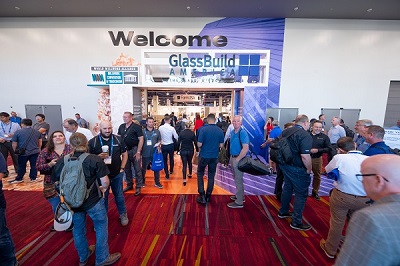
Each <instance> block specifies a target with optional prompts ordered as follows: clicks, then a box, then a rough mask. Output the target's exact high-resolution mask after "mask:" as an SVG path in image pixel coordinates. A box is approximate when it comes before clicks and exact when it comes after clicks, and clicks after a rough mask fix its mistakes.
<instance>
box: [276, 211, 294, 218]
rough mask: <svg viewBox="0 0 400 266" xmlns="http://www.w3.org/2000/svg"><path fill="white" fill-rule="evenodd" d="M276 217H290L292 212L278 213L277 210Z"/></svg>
mask: <svg viewBox="0 0 400 266" xmlns="http://www.w3.org/2000/svg"><path fill="white" fill-rule="evenodd" d="M278 217H279V218H281V219H284V218H292V213H291V212H289V213H279V212H278Z"/></svg>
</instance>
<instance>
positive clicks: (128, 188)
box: [123, 186, 133, 192]
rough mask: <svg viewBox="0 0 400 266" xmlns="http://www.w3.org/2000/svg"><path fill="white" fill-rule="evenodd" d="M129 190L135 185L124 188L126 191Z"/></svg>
mask: <svg viewBox="0 0 400 266" xmlns="http://www.w3.org/2000/svg"><path fill="white" fill-rule="evenodd" d="M128 190H133V187H131V186H128V187H126V188H124V190H123V191H124V192H127V191H128Z"/></svg>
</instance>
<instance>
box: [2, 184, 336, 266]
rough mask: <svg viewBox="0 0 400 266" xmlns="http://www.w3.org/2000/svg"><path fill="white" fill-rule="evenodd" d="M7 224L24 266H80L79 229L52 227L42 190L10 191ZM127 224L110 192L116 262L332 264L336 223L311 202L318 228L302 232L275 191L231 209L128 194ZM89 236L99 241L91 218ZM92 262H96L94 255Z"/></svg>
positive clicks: (216, 201)
mask: <svg viewBox="0 0 400 266" xmlns="http://www.w3.org/2000/svg"><path fill="white" fill-rule="evenodd" d="M4 192H5V196H6V199H7V204H8V205H7V221H8V226H9V228H10V230H11V234H12V237H13V239H14V242H15V246H16V251H17V258H18V260H19V262H20V265H77V264H78V262H79V259H78V255H77V253H76V251H75V248H74V243H73V240H72V233H70V232H69V233H68V232H50V230H49V229H50V227H51V224H52V214H51V208H50V205H49V204H48V203H47V201H46V200H45V199H44V198H43V197H42V193H41V192H19V191H4ZM125 199H126V202H127V210H128V217H129V219H130V222H129V225H128V226H127V227H122V226H121V225H120V223H119V218H118V213H117V210H116V206H115V204H114V202H113V199H112V196H111V195H110V210H109V246H110V252H117V251H119V252H121V253H122V257H121V259H120V260H119V261H118V263H116V264H115V265H331V264H333V263H334V260H330V259H328V258H327V257H326V256H325V255H324V253H323V252H322V250H321V249H320V247H319V240H320V239H321V238H325V237H326V235H327V232H328V227H329V207H328V205H329V203H328V202H327V200H328V199H327V198H326V197H323V198H322V200H321V201H319V202H318V201H316V200H314V199H312V198H309V199H308V200H307V205H306V208H305V211H304V218H305V220H306V221H308V222H309V223H310V224H311V225H312V226H313V229H312V230H310V231H307V232H299V231H296V230H293V229H291V228H290V227H289V223H290V219H279V218H278V217H277V208H278V207H279V202H277V201H276V199H275V198H274V197H273V196H246V203H245V207H244V208H243V209H230V208H228V207H227V206H226V203H228V202H230V199H229V196H227V195H223V196H214V197H212V199H211V203H210V204H209V205H207V206H202V205H199V204H197V203H196V195H146V194H142V195H140V196H139V197H135V196H133V195H132V194H127V195H125ZM87 235H88V239H89V243H94V239H95V232H93V226H92V224H91V221H90V218H89V219H88V225H87ZM88 265H94V257H91V258H90V260H89V263H88Z"/></svg>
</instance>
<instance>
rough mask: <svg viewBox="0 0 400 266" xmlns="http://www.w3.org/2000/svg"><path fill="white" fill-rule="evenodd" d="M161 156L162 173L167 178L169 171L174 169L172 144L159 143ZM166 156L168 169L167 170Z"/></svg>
mask: <svg viewBox="0 0 400 266" xmlns="http://www.w3.org/2000/svg"><path fill="white" fill-rule="evenodd" d="M161 151H162V156H163V159H164V173H165V177H166V178H169V171H171V172H173V171H174V144H173V143H171V144H168V145H161ZM168 157H169V165H170V169H169V171H168Z"/></svg>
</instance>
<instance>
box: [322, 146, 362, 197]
mask: <svg viewBox="0 0 400 266" xmlns="http://www.w3.org/2000/svg"><path fill="white" fill-rule="evenodd" d="M367 158H368V156H365V155H363V154H362V152H361V151H349V153H347V154H336V155H335V156H334V157H333V159H332V160H331V161H330V162H329V164H328V165H327V166H326V167H325V170H326V172H328V173H329V172H331V171H332V170H333V169H335V168H337V169H338V170H339V176H340V178H339V180H338V181H337V182H336V188H337V189H338V190H340V191H342V192H344V193H347V194H351V195H356V196H366V195H367V194H366V193H365V190H364V187H363V184H362V182H361V181H359V180H358V179H357V177H356V174H361V163H362V162H363V161H364V160H365V159H367Z"/></svg>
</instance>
